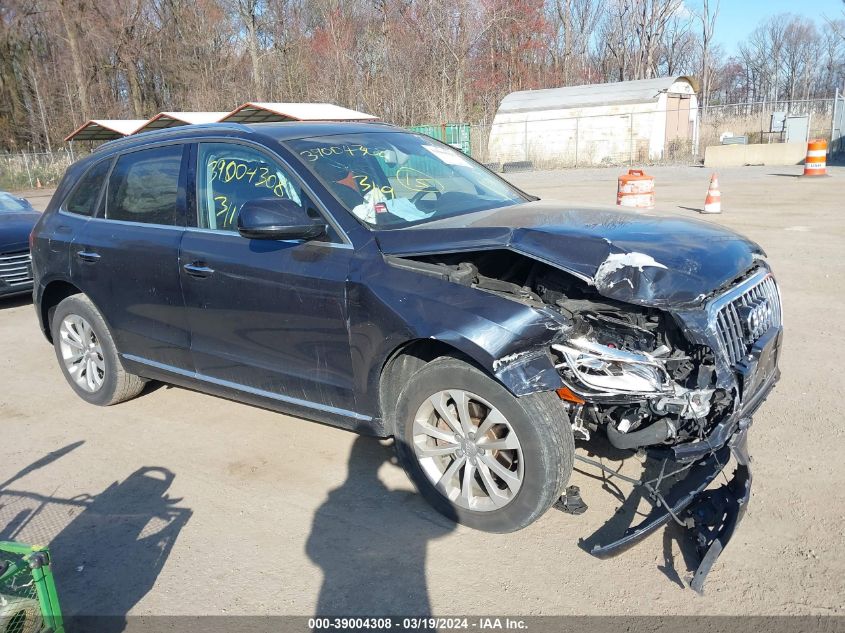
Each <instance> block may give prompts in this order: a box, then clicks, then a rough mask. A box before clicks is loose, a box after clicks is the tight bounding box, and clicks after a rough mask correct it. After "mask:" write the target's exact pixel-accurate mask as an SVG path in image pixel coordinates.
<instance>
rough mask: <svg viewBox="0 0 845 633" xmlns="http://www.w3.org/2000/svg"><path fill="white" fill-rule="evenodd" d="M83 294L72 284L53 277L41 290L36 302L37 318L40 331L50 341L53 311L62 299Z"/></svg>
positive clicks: (51, 337)
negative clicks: (38, 299)
mask: <svg viewBox="0 0 845 633" xmlns="http://www.w3.org/2000/svg"><path fill="white" fill-rule="evenodd" d="M79 294H85V293H83V292H82V290H81V289H80V288H79V287H77V286H75V285H74V284H72V283H70V282H69V281H66V280H64V279H55V280H53V281H51V282H49V283H48V284H47V285H46V286H45V287H44V290H43V291H42V292H41V300H40V301H39V303H38V318H39V321H40V323H41V331H42V332H44V336H46V337H47V340H48V341H50V342H51V343H52V342H53V333H52V327H51V321H52V318H53V312H54V311H55V309H56V306H58V305H59V304H60V303H61V302H62V301H64V300H65V299H67V298H68V297H71V296H73V295H79Z"/></svg>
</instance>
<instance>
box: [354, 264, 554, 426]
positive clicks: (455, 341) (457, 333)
mask: <svg viewBox="0 0 845 633" xmlns="http://www.w3.org/2000/svg"><path fill="white" fill-rule="evenodd" d="M382 265H383V268H382V267H380V270H379V273H380V274H378V275H372V276H369V281H368V282H367V283H351V284H350V286H349V295H348V306H349V331H350V344H351V348H352V360H353V365H355V373H356V380H357V381H359V383H358V385H357V390H358V393H359V394H360V396H361V398H360V401H359V409H360V410H362V412H367V413H372V414H375V412H377V409H378V385H379V379H380V375H381V370H382V368H383V367H384V364H385V362H386V361H387V360H388V359H389V358H390V357H391V355H392V354H393V353H394V352H395V350H397V349H398V348H400V347H401V346H403V345H406V344H407V343H408V342H410V341H414V340H421V339H428V340H434V341H439V342H441V343H444V344H446V345H448V346H450V347H452V348H454V349H456V350H458V351H460V352H461V353H462V354H465V355H466V356H467V357H469V358H471V359H472V360H473V361H474V362H475V363H476V364H477V365H478V366H479V367H481V368H482V369H484V370H485V371H486V372H488V373H489V374H490V375H491V376H492V377H494V378H495V379H496V380H498V381H499V382H501V383H502V384H503V385H504V386H505V387H506V388H507V389H508V390H509V391H510V392H511V393H513V394H514V395H516V396H523V395H527V394H529V393H534V392H536V391H546V390H553V389H557V388H559V387H562V386H563V383H562V381H561V379H560V376H559V375H558V373H557V371H556V370H555V368H554V361H553V360H552V358H551V356H550V355H549V352H548V349H549V346H550V345H551V344H552V343H553V342H555V341H556V340H559V339H561V338H563V336H564V333H565V332H566V331H568V330H569V327H570V324H569V323H568V322H567V321H565V320H564V317H563V316H562V315H560V314H558V313H556V312H553V311H551V310H549V309H547V308H535V307H532V306H529V305H526V304H523V303H520V302H518V301H515V300H511V299H507V298H505V297H500V296H498V295H495V294H492V293H489V292H486V291H483V290H478V289H475V288H471V287H468V286H463V285H460V284H456V283H452V282H449V281H445V280H442V279H438V278H435V277H430V276H427V275H423V274H419V273H416V272H413V271H408V270H400V269H396V268H393V267H391V266H389V265H387V264H382Z"/></svg>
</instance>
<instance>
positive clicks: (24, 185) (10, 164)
mask: <svg viewBox="0 0 845 633" xmlns="http://www.w3.org/2000/svg"><path fill="white" fill-rule="evenodd" d="M77 158H78V156H77ZM73 160H74V157H73V156H72V155H71V153H70V151H67V150H64V149H60V150H58V151H55V152H41V153H30V152H25V153H20V154H3V153H0V190H9V191H18V190H21V189H34V188H37V187H55V186H56V185H57V184H58V182H59V180H60V179H61V177H62V175H63V174H64V173H65V170H66V169H67V168H68V167H69V166H70V164H71V163H72V162H73Z"/></svg>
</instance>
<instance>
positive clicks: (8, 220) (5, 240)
mask: <svg viewBox="0 0 845 633" xmlns="http://www.w3.org/2000/svg"><path fill="white" fill-rule="evenodd" d="M40 217H41V214H40V213H0V253H7V252H12V251H19V250H26V249H27V248H29V234H30V233H31V232H32V229H33V227H34V226H35V223H36V222H38V218H40Z"/></svg>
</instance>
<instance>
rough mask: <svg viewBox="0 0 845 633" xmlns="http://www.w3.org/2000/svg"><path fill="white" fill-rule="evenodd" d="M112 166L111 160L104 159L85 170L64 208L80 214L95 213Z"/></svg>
mask: <svg viewBox="0 0 845 633" xmlns="http://www.w3.org/2000/svg"><path fill="white" fill-rule="evenodd" d="M110 166H111V160H103V161H100V162H99V163H97V164H96V165H94V166H93V167H91V168H90V169H89V170H88V171H87V172H85V175H84V176H82V178H81V179H80V180H79V182H78V183H77V185H76V188H75V189H74V190H73V193H71V194H70V196H68V199H67V200H66V201H65V204H64V210H65V211H69V212H70V213H76V214H78V215H88V216H91V215H94V214H95V213H96V210H97V209H96V206H97V201H98V200H99V198H100V191H102V189H103V182H104V181H105V179H106V176H107V175H108V173H109V167H110Z"/></svg>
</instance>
